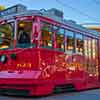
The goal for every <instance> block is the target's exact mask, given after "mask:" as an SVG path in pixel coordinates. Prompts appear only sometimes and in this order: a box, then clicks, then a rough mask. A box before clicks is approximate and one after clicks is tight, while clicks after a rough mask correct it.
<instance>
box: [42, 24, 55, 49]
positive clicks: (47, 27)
mask: <svg viewBox="0 0 100 100" xmlns="http://www.w3.org/2000/svg"><path fill="white" fill-rule="evenodd" d="M41 33H42V36H41V37H42V43H41V45H42V47H46V48H52V36H53V32H52V25H51V24H49V23H42V32H41Z"/></svg>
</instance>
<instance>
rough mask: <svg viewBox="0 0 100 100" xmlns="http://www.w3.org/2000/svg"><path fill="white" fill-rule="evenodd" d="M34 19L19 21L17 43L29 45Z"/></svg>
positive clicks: (22, 45)
mask: <svg viewBox="0 0 100 100" xmlns="http://www.w3.org/2000/svg"><path fill="white" fill-rule="evenodd" d="M31 33H32V21H30V20H23V21H19V22H18V31H17V43H18V44H17V45H18V46H20V47H27V46H29V45H30V43H31V41H30V40H31V39H30V37H31Z"/></svg>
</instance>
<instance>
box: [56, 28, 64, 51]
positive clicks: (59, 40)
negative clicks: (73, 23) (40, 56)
mask: <svg viewBox="0 0 100 100" xmlns="http://www.w3.org/2000/svg"><path fill="white" fill-rule="evenodd" d="M55 39H56V49H58V50H60V51H64V29H63V28H58V31H57V32H56V34H55Z"/></svg>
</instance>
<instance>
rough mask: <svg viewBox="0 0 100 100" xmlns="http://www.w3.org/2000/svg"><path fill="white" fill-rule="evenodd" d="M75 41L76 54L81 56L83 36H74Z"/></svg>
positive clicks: (77, 34) (78, 34)
mask: <svg viewBox="0 0 100 100" xmlns="http://www.w3.org/2000/svg"><path fill="white" fill-rule="evenodd" d="M75 40H76V48H75V49H76V53H79V54H83V46H84V42H83V36H82V34H80V33H76V34H75Z"/></svg>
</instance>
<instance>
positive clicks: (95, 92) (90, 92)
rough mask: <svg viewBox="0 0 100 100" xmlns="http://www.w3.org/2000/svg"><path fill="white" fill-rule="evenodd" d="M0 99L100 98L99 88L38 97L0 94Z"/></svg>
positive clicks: (55, 99)
mask: <svg viewBox="0 0 100 100" xmlns="http://www.w3.org/2000/svg"><path fill="white" fill-rule="evenodd" d="M0 100H100V89H97V90H88V91H84V92H73V93H61V94H54V95H50V96H46V97H39V98H36V97H14V96H13V97H12V96H0Z"/></svg>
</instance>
